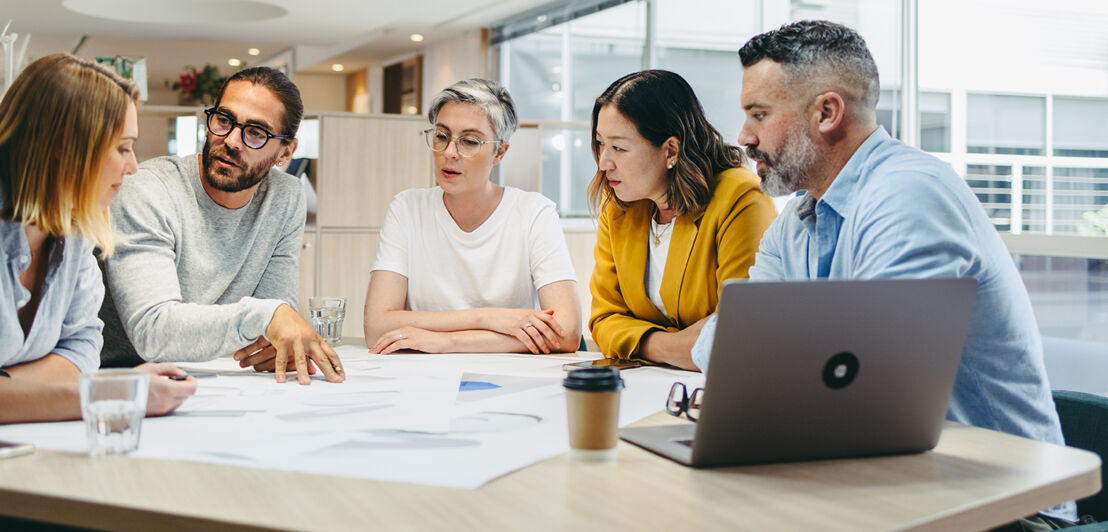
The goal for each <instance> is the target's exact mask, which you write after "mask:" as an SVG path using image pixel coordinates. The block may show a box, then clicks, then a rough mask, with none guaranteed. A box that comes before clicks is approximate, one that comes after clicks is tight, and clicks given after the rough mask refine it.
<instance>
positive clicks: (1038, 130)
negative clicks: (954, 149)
mask: <svg viewBox="0 0 1108 532" xmlns="http://www.w3.org/2000/svg"><path fill="white" fill-rule="evenodd" d="M966 144H967V149H966V151H968V152H969V153H1003V154H1010V155H1043V154H1045V153H1046V98H1043V97H1034V96H1006V95H997V94H970V95H969V96H968V97H967V99H966Z"/></svg>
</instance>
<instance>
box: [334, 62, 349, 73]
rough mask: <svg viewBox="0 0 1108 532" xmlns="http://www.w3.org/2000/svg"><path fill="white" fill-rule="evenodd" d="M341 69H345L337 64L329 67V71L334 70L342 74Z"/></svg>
mask: <svg viewBox="0 0 1108 532" xmlns="http://www.w3.org/2000/svg"><path fill="white" fill-rule="evenodd" d="M343 68H346V67H344V66H342V65H340V64H339V63H335V64H333V65H331V70H334V71H335V72H342V69H343Z"/></svg>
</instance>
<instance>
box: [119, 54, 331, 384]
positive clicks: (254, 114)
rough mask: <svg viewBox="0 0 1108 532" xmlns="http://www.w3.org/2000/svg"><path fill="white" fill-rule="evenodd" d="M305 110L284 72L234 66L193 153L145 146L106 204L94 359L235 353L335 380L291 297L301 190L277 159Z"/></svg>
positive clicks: (255, 362) (291, 147)
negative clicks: (109, 236)
mask: <svg viewBox="0 0 1108 532" xmlns="http://www.w3.org/2000/svg"><path fill="white" fill-rule="evenodd" d="M303 112H304V107H303V104H302V103H301V100H300V91H299V90H298V89H297V88H296V85H294V84H293V83H292V82H291V81H290V80H289V79H288V78H287V77H286V76H285V75H284V74H281V73H280V72H279V71H277V70H274V69H271V68H266V67H257V68H250V69H246V70H242V71H240V72H238V73H236V74H234V75H233V76H231V77H230V79H228V81H227V82H226V83H225V84H224V86H223V89H222V91H221V92H220V95H219V97H218V98H216V102H215V106H214V107H212V108H211V109H207V110H205V115H206V117H207V121H206V123H207V129H208V137H207V141H206V142H205V143H204V150H203V153H202V154H201V155H199V156H196V157H185V158H177V157H159V158H155V159H151V160H149V161H146V162H144V163H143V164H142V165H140V166H139V170H138V173H136V174H135V175H134V176H131V177H129V178H127V179H126V180H125V181H124V182H123V185H122V186H121V187H120V190H119V194H118V195H117V196H116V199H115V202H114V203H113V204H112V226H113V229H114V230H115V231H116V233H117V234H118V244H117V245H116V251H115V254H114V255H112V257H111V258H110V259H109V260H108V261H107V262H106V263H105V264H104V273H105V275H104V278H105V282H106V283H107V286H108V297H105V298H104V305H103V307H102V308H101V311H100V316H101V318H102V319H103V320H104V322H105V327H104V350H103V351H102V353H101V363H102V365H103V366H105V367H110V366H133V365H136V364H139V363H141V362H143V361H144V360H146V361H173V362H201V361H206V360H211V359H214V358H216V357H218V356H221V355H228V354H232V353H233V354H234V357H235V359H236V360H238V361H239V364H240V365H241V366H243V367H246V366H253V367H254V368H255V369H256V370H259V371H266V370H272V371H275V372H276V374H277V381H278V382H284V381H285V378H286V376H285V371H286V366H290V364H289V359H290V358H291V359H292V362H293V364H292V365H291V366H294V368H295V370H296V373H297V380H298V381H299V382H300V383H301V384H309V383H310V379H309V374H313V373H315V371H316V367H318V368H319V369H320V370H322V372H323V374H324V375H325V376H326V377H327V380H329V381H332V382H340V381H342V380H343V379H344V373H343V371H342V365H341V363H340V362H339V358H338V356H337V355H336V354H335V352H334V350H332V349H331V347H330V346H328V345H327V344H326V343H325V342H324V341H323V339H322V338H320V336H319V335H318V334H316V333H315V331H314V330H313V329H312V327H311V326H310V325H309V324H308V323H307V322H305V321H304V319H303V318H301V317H300V316H299V315H298V314H297V313H296V311H295V310H294V305H295V304H296V303H295V302H296V300H297V285H298V281H299V274H298V265H297V263H298V259H299V256H300V245H301V241H302V240H303V234H304V221H305V200H304V194H303V189H302V188H301V186H300V181H299V180H297V179H296V178H294V177H292V176H290V175H288V174H286V173H285V172H283V171H281V170H280V169H279V168H280V167H281V166H283V165H284V164H286V163H287V162H288V161H289V159H290V158H291V157H292V154H293V152H294V151H295V149H296V131H297V129H298V128H299V126H300V119H301V116H302V115H303ZM288 369H290V370H291V369H293V367H288Z"/></svg>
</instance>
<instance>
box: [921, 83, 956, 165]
mask: <svg viewBox="0 0 1108 532" xmlns="http://www.w3.org/2000/svg"><path fill="white" fill-rule="evenodd" d="M950 127H951V117H950V93H947V92H922V91H921V92H920V93H919V128H920V138H919V144H920V149H921V150H923V151H930V152H950Z"/></svg>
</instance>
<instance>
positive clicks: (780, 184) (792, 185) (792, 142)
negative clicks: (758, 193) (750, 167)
mask: <svg viewBox="0 0 1108 532" xmlns="http://www.w3.org/2000/svg"><path fill="white" fill-rule="evenodd" d="M747 152H748V153H749V154H750V156H751V157H752V158H755V159H758V160H759V161H762V164H761V165H759V168H758V175H760V176H761V177H762V191H763V192H765V193H766V194H769V195H770V196H773V197H779V196H784V195H787V194H792V193H793V192H796V191H798V190H801V189H804V188H806V185H807V184H808V182H809V180H810V176H809V173H810V172H811V169H812V167H813V166H815V164H816V158H817V157H819V152H818V151H817V150H816V145H815V143H813V142H812V140H811V139H810V138H808V132H807V130H806V129H805V125H804V123H803V122H797V123H796V124H794V125H793V127H791V128H789V132H788V134H787V135H786V136H785V142H784V143H782V144H781V149H780V150H779V151H778V154H777V155H775V156H773V157H770V156H769V154H766V153H763V152H761V151H758V150H757V149H756V148H754V147H753V146H751V147H749V148H747Z"/></svg>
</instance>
